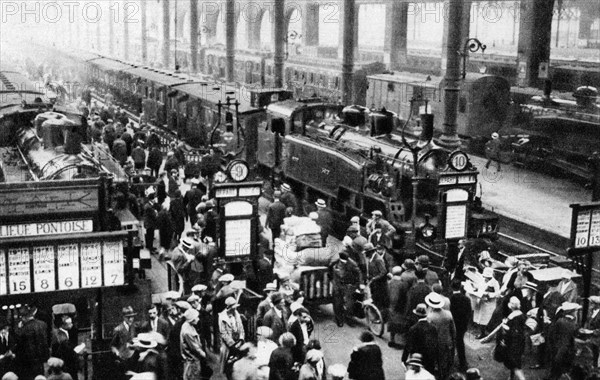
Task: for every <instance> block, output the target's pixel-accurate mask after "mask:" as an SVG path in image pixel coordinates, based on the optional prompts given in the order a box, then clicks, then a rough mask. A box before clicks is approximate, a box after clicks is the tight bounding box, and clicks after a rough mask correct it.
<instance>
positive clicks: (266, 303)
mask: <svg viewBox="0 0 600 380" xmlns="http://www.w3.org/2000/svg"><path fill="white" fill-rule="evenodd" d="M276 291H277V286H276V285H275V282H269V283H268V284H267V285H266V286H265V289H264V290H263V293H264V295H265V299H264V300H262V301H260V303H259V304H258V307H257V308H256V324H257V325H259V326H260V325H262V321H263V318H264V317H265V315H266V314H267V312H268V311H269V310H271V308H272V307H273V304H272V303H271V294H273V293H274V292H276Z"/></svg>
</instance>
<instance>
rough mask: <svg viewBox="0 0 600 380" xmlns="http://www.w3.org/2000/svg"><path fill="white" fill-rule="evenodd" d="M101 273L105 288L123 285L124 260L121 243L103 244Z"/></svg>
mask: <svg viewBox="0 0 600 380" xmlns="http://www.w3.org/2000/svg"><path fill="white" fill-rule="evenodd" d="M103 245H104V247H103V255H102V256H103V260H104V262H103V273H104V284H105V285H106V286H118V285H124V284H125V271H124V270H123V269H124V267H125V258H124V257H123V243H122V242H121V241H114V242H104V243H103Z"/></svg>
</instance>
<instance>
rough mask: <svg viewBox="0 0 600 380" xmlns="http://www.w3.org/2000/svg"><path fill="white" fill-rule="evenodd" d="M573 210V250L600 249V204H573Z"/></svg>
mask: <svg viewBox="0 0 600 380" xmlns="http://www.w3.org/2000/svg"><path fill="white" fill-rule="evenodd" d="M571 208H572V209H573V215H572V219H571V248H573V249H575V250H589V249H595V248H598V249H600V202H594V203H586V204H572V205H571ZM574 253H576V252H574Z"/></svg>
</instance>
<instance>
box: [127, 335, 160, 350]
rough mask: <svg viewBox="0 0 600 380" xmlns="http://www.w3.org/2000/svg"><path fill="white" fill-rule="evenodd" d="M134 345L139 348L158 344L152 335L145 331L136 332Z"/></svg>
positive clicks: (152, 346)
mask: <svg viewBox="0 0 600 380" xmlns="http://www.w3.org/2000/svg"><path fill="white" fill-rule="evenodd" d="M133 341H134V345H135V346H136V347H139V348H154V347H156V346H158V342H157V341H156V339H154V337H153V336H152V335H150V334H147V333H141V334H138V336H137V337H135V338H134V340H133Z"/></svg>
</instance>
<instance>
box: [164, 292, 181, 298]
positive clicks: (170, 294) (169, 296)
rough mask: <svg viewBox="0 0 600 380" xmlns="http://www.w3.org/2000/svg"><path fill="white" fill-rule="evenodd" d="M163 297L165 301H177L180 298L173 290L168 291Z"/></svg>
mask: <svg viewBox="0 0 600 380" xmlns="http://www.w3.org/2000/svg"><path fill="white" fill-rule="evenodd" d="M164 297H165V299H166V300H178V299H180V298H181V294H179V292H176V291H174V290H170V291H168V292H166V293H165V294H164Z"/></svg>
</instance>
